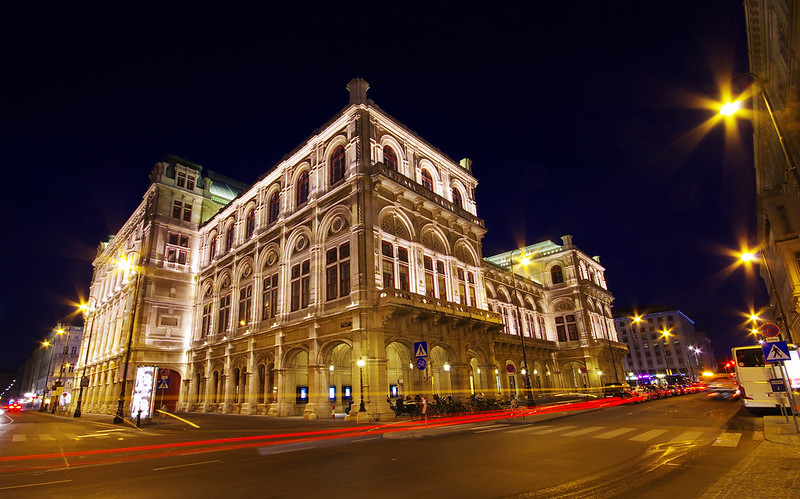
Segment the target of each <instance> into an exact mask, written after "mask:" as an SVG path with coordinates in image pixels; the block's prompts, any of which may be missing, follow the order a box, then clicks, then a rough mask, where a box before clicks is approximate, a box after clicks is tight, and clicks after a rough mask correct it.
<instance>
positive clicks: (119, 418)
mask: <svg viewBox="0 0 800 499" xmlns="http://www.w3.org/2000/svg"><path fill="white" fill-rule="evenodd" d="M128 253H129V254H130V253H133V254H136V255H138V256H139V260H141V258H142V255H141V253H139V252H138V251H129V252H128ZM120 266H121V267H122V268H124V269H126V270H127V269H129V270H130V271H131V272H136V271H135V270H134V266H133V264H132V263H131V262H130V261H128V260H127V258H126V259H123V260H121V261H120ZM141 276H142V272H141V270H140V271H139V272H136V284H135V286H134V288H133V305H132V307H133V310H132V311H131V327H130V331H129V332H128V346H127V348H126V350H125V367H124V371H123V372H122V387H121V389H120V391H119V401H118V402H117V413H116V414H115V415H114V423H115V424H119V423H122V422H123V421H125V414H124V407H125V391H126V390H127V384H128V365H129V364H130V361H131V344H132V342H133V330H134V326H135V325H136V311H137V309H138V308H139V307H138V305H139V303H138V302H139V281H140V278H141Z"/></svg>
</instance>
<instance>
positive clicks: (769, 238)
mask: <svg viewBox="0 0 800 499" xmlns="http://www.w3.org/2000/svg"><path fill="white" fill-rule="evenodd" d="M744 7H745V14H746V19H747V41H748V52H749V55H750V79H751V80H752V99H751V102H752V107H753V129H754V130H753V131H754V137H753V146H754V153H755V169H756V210H757V222H758V232H757V234H754V239H755V241H754V242H755V243H756V244H757V247H758V249H759V253H758V257H759V258H758V260H757V262H758V263H759V266H758V268H759V271H760V273H761V277H762V279H763V280H764V282H765V284H766V286H767V289H768V290H769V294H770V301H771V303H772V305H773V307H772V310H773V311H774V315H775V316H776V317H775V319H776V320H777V323H778V324H779V326H780V327H781V329H782V330H783V333H784V336H785V338H786V339H791V340H792V341H793V342H795V343H798V342H800V313H798V303H800V237H798V236H800V202H798V200H799V199H800V173H798V169H797V168H798V163H797V161H798V158H800V134H798V132H797V131H798V129H800V106H798V104H800V102H799V101H800V60H798V57H800V1H798V0H746V1H745V2H744ZM787 330H788V331H787Z"/></svg>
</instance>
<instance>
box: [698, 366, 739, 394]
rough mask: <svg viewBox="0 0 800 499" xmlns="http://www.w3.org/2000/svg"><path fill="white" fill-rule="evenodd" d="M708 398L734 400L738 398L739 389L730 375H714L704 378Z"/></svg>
mask: <svg viewBox="0 0 800 499" xmlns="http://www.w3.org/2000/svg"><path fill="white" fill-rule="evenodd" d="M706 386H708V398H717V399H724V400H735V399H737V398H739V387H738V386H737V384H736V380H735V379H733V375H731V374H723V373H719V374H715V375H712V376H709V377H707V378H706Z"/></svg>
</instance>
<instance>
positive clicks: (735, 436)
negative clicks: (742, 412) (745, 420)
mask: <svg viewBox="0 0 800 499" xmlns="http://www.w3.org/2000/svg"><path fill="white" fill-rule="evenodd" d="M740 438H742V434H741V433H734V432H729V431H726V432H725V433H723V434H722V435H720V436H718V437H717V439H716V440H715V441H714V443H713V444H711V446H712V447H736V446H737V445H739V439H740Z"/></svg>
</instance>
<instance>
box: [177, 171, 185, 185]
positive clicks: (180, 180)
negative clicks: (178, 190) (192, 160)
mask: <svg viewBox="0 0 800 499" xmlns="http://www.w3.org/2000/svg"><path fill="white" fill-rule="evenodd" d="M185 186H186V174H185V173H178V187H185Z"/></svg>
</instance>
